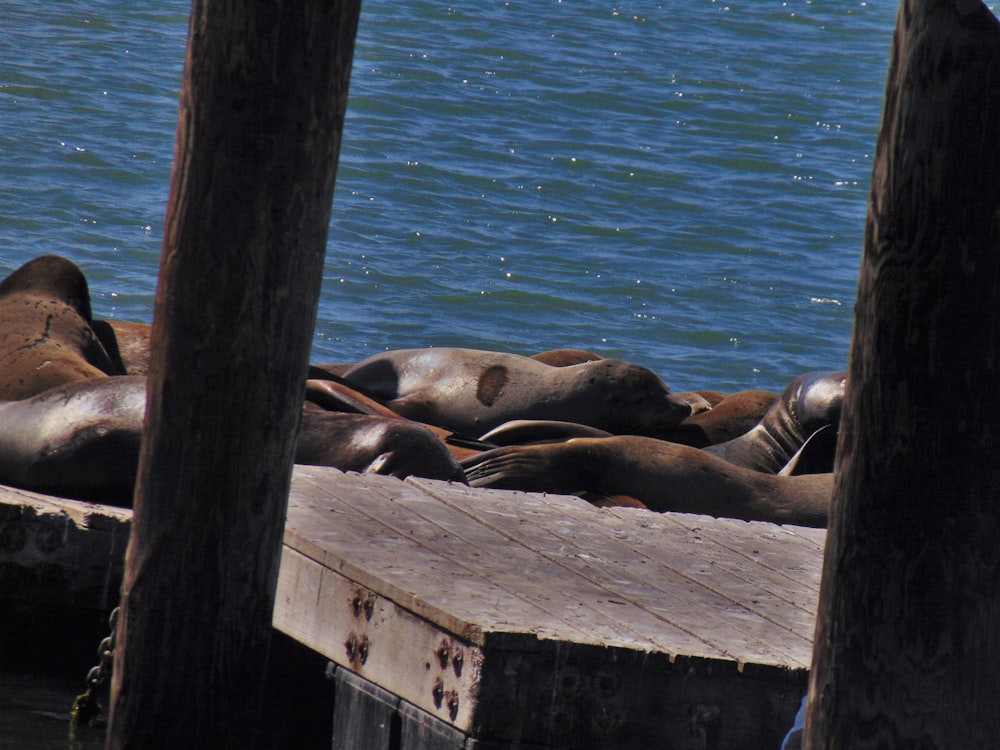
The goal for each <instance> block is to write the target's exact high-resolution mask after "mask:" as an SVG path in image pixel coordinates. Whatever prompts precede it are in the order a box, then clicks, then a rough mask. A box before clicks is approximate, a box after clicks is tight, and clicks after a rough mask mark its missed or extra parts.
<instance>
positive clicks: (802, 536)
mask: <svg viewBox="0 0 1000 750" xmlns="http://www.w3.org/2000/svg"><path fill="white" fill-rule="evenodd" d="M128 522H129V511H127V510H120V509H114V508H109V507H107V506H94V505H88V504H85V503H78V502H74V501H66V500H59V499H54V498H49V497H44V496H41V495H36V494H34V493H30V492H24V491H21V490H14V489H10V488H0V592H3V594H2V595H3V596H15V597H32V596H43V595H44V596H49V597H56V598H59V599H61V600H65V601H71V602H73V603H76V604H79V605H84V604H89V605H90V606H94V607H100V608H105V609H107V608H110V607H111V606H114V603H115V599H116V597H117V591H118V586H119V585H120V581H121V567H122V563H123V560H122V555H123V552H124V549H125V540H126V538H127V532H128ZM824 539H825V532H824V531H822V530H816V529H803V528H799V527H791V526H776V525H772V524H766V523H747V522H743V521H733V520H727V519H715V518H710V517H705V516H695V515H686V514H658V513H653V512H650V511H644V510H636V509H621V508H618V509H597V508H594V507H592V506H590V505H589V504H587V503H585V502H584V501H582V500H580V499H578V498H575V497H564V496H555V495H540V494H531V493H522V492H506V491H493V490H474V489H470V488H467V487H464V486H460V485H453V484H447V483H443V482H436V481H430V480H418V479H410V480H407V481H405V482H401V481H399V480H396V479H393V478H388V477H380V476H371V475H357V474H343V473H341V472H339V471H337V470H335V469H326V468H319V467H306V466H299V467H296V470H295V475H294V478H293V487H292V493H291V497H290V501H289V510H288V519H287V523H286V530H285V548H284V553H283V558H282V564H281V571H280V578H279V583H278V592H277V600H276V605H275V612H274V625H275V628H277V629H278V630H279V631H281V632H283V633H286V634H287V635H289V636H291V637H292V638H294V639H295V640H296V641H298V642H299V643H301V644H304V645H305V646H307V647H308V648H309V649H312V650H313V651H315V652H318V653H319V654H321V655H323V656H324V657H326V658H327V659H329V660H330V661H331V662H332V663H333V664H334V665H336V666H335V667H334V666H331V670H330V671H331V673H332V676H333V678H334V680H335V683H336V696H337V698H336V702H335V706H334V727H333V735H334V736H333V740H334V747H344V748H364V749H365V750H367V749H369V748H380V749H384V750H395V749H396V748H401V749H409V748H416V747H421V748H423V747H428V748H455V749H456V750H457V749H458V748H481V749H482V750H493V749H494V748H507V747H528V748H530V747H537V748H543V747H544V748H549V747H582V748H591V747H594V748H647V747H666V748H741V749H743V748H757V747H760V748H774V749H776V748H778V747H779V745H780V743H781V738H782V736H783V734H784V732H785V731H786V730H787V729H788V728H789V727H790V726H791V724H792V721H793V718H794V715H795V712H796V710H797V708H798V705H799V701H800V699H801V697H802V695H803V694H804V693H805V690H806V680H807V673H808V668H809V665H810V660H811V652H812V636H813V626H814V619H815V611H816V605H817V599H818V592H819V579H820V569H821V562H822V550H823V544H824ZM43 592H46V593H44V594H43Z"/></svg>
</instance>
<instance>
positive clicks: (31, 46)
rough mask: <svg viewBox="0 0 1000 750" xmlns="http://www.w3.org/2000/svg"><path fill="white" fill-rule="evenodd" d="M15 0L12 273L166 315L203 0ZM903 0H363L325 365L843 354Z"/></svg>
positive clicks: (6, 133) (674, 370) (139, 312)
mask: <svg viewBox="0 0 1000 750" xmlns="http://www.w3.org/2000/svg"><path fill="white" fill-rule="evenodd" d="M155 5H156V9H155V10H150V9H149V8H147V7H146V6H145V5H144V4H139V5H137V4H134V3H127V2H124V1H117V2H116V1H110V0H91V1H90V2H87V3H82V2H55V3H36V2H33V1H27V0H9V1H8V2H7V3H5V8H4V15H3V19H2V21H0V24H2V26H0V273H2V274H3V275H6V273H8V272H9V271H11V270H13V269H14V268H16V267H17V266H19V265H20V264H21V263H23V262H24V261H26V260H28V259H30V258H31V257H34V256H36V255H39V254H41V253H47V252H56V253H60V254H63V255H66V256H67V257H70V258H72V259H73V260H75V261H76V262H77V263H78V264H79V265H80V266H81V267H82V268H83V269H84V271H85V272H86V273H87V275H88V278H89V279H90V283H91V292H92V295H93V297H94V300H93V304H94V310H95V315H97V316H98V317H115V318H121V319H127V320H142V321H149V320H150V317H151V314H152V304H153V296H154V293H155V284H156V274H157V271H158V265H159V252H160V243H161V240H162V227H163V218H164V210H165V206H166V196H167V190H168V184H169V178H170V166H171V160H172V154H173V140H174V126H175V121H176V111H177V95H178V92H179V89H180V81H181V75H182V66H183V56H184V47H185V41H186V16H187V12H188V9H189V5H188V4H187V3H186V2H175V1H170V2H159V3H157V4H155ZM895 11H896V5H895V3H893V2H849V1H846V0H836V1H832V0H831V1H826V0H811V1H805V2H804V1H802V0H792V1H789V2H780V1H778V0H753V1H752V2H745V3H739V2H734V3H731V4H725V3H723V2H714V1H713V0H672V1H671V2H661V3H653V2H634V3H622V4H619V5H611V4H608V3H604V2H599V1H597V0H587V1H581V2H571V1H570V0H566V1H565V2H560V1H558V0H544V1H543V0H538V1H534V0H533V1H532V2H527V1H524V2H494V1H490V0H473V1H472V2H466V3H458V2H455V3H452V4H451V5H448V4H446V3H436V2H407V3H390V2H387V1H386V0H366V2H365V3H364V6H363V10H362V16H361V26H360V31H359V37H358V43H357V50H356V55H355V64H354V71H353V77H352V82H351V96H350V102H349V107H348V117H347V122H346V126H345V135H344V145H343V151H342V154H341V161H340V169H339V173H338V178H337V190H336V195H335V198H334V206H333V219H332V222H331V226H330V238H329V246H328V251H327V261H326V271H325V278H324V284H323V296H322V299H321V303H320V311H319V322H318V324H317V329H316V332H315V339H314V351H313V360H314V361H327V362H330V361H354V360H357V359H360V358H362V357H365V356H368V355H369V354H371V353H373V352H376V351H379V350H382V349H386V348H404V347H422V346H443V345H448V346H474V347H480V348H493V349H503V350H508V351H515V352H520V353H531V352H535V351H540V350H544V349H549V348H556V347H579V348H585V349H591V350H593V351H597V352H599V353H602V354H605V355H608V356H616V357H619V358H623V359H628V360H631V361H635V362H640V363H643V364H645V365H647V366H649V367H652V368H653V369H654V370H656V371H657V372H659V373H660V374H661V376H662V377H663V378H664V380H666V381H667V382H668V383H669V384H671V385H672V386H673V387H675V388H676V389H679V390H687V389H694V388H712V389H720V390H735V389H739V388H750V387H760V388H772V389H780V388H782V387H783V386H784V385H785V384H786V383H787V382H788V380H790V379H791V378H792V377H794V376H795V375H796V374H798V373H800V372H803V371H806V370H810V369H834V368H842V367H844V366H845V365H846V360H847V350H848V345H849V340H850V333H851V326H852V319H853V303H854V294H855V287H856V280H857V270H858V261H859V256H860V251H861V242H862V233H863V228H864V216H865V210H866V202H867V193H868V185H869V180H870V172H871V158H872V153H873V150H874V144H875V138H876V132H877V127H878V122H879V116H880V112H881V101H882V94H883V88H884V80H885V71H886V65H887V61H888V52H889V45H890V41H891V35H892V29H893V26H894V21H895Z"/></svg>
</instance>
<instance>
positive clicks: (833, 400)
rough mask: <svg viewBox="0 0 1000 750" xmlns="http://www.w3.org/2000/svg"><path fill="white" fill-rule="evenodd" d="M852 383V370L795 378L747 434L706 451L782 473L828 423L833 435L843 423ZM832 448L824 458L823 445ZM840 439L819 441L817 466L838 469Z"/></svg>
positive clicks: (814, 456) (814, 462)
mask: <svg viewBox="0 0 1000 750" xmlns="http://www.w3.org/2000/svg"><path fill="white" fill-rule="evenodd" d="M846 384H847V373H846V372H808V373H805V374H804V375H800V376H799V377H797V378H795V379H794V380H793V381H792V382H791V383H790V384H789V385H788V387H787V388H785V390H784V391H783V392H782V393H781V395H780V396H779V397H778V399H777V401H775V402H774V403H773V404H772V405H771V407H770V408H769V409H768V410H767V412H766V413H765V414H764V416H763V417H762V418H761V421H760V423H759V424H758V425H756V426H755V427H754V428H753V429H751V430H749V431H748V432H747V433H746V434H744V435H741V436H740V437H737V438H735V439H733V440H729V441H726V442H723V443H719V444H717V445H712V446H708V447H706V448H705V450H706V451H708V452H709V453H712V454H714V455H716V456H719V457H720V458H723V459H725V460H726V461H729V462H730V463H733V464H736V465H737V466H742V467H744V468H747V469H754V470H756V471H766V472H768V473H770V474H777V473H779V472H781V471H782V470H783V469H784V468H785V467H786V466H787V465H788V464H789V462H791V461H792V460H793V459H794V458H795V457H796V454H797V453H798V451H799V450H801V449H802V448H803V446H804V445H805V444H806V441H808V440H809V438H810V437H811V436H812V435H813V434H814V433H815V432H816V431H817V430H820V429H822V428H824V427H832V428H833V434H835V433H836V430H837V428H838V426H839V424H840V411H841V406H842V405H843V401H844V388H845V387H846ZM821 445H822V446H823V447H825V448H826V449H827V453H826V461H825V463H824V462H821V461H820V456H819V455H818V454H819V453H820V446H821ZM835 445H836V441H835V440H833V441H830V440H825V441H822V443H821V441H819V440H817V441H816V444H815V445H814V446H813V454H812V456H811V457H810V458H811V461H810V463H811V465H812V466H814V467H816V468H820V469H822V470H823V471H826V472H829V471H833V460H834V452H835V451H834V448H835Z"/></svg>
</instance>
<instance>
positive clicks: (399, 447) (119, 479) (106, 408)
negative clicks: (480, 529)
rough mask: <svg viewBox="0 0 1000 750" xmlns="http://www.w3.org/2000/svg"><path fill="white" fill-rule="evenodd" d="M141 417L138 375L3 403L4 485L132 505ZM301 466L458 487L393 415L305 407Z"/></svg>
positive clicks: (421, 433) (448, 465)
mask: <svg viewBox="0 0 1000 750" xmlns="http://www.w3.org/2000/svg"><path fill="white" fill-rule="evenodd" d="M145 410H146V379H145V378H144V377H142V376H122V377H115V378H108V377H102V378H94V379H91V380H80V381H74V382H70V383H65V384H63V385H60V386H57V387H55V388H52V389H49V390H47V391H44V392H42V393H40V394H37V395H35V396H33V397H31V398H26V399H22V400H19V401H7V402H2V403H0V482H2V483H4V484H10V485H14V486H18V487H24V488H25V489H30V490H35V491H38V492H45V493H49V494H55V495H60V496H64V497H74V498H80V499H84V500H93V501H97V502H103V503H117V504H121V505H130V504H131V501H132V488H133V486H134V484H135V476H136V470H137V467H138V462H139V446H140V442H141V439H142V424H143V418H144V415H145ZM295 460H296V462H297V463H312V464H318V465H322V466H334V467H336V468H339V469H342V470H344V471H365V472H371V473H377V474H391V475H393V476H397V477H405V476H408V475H410V474H413V475H416V476H421V477H426V478H429V479H447V480H452V481H459V482H464V481H465V480H464V474H463V472H462V470H461V468H460V467H459V465H458V463H457V462H456V460H455V459H454V457H453V456H452V455H451V454H450V453H449V452H448V451H447V449H446V448H445V447H444V445H443V444H442V443H441V441H440V440H439V439H438V438H437V437H436V436H435V435H433V434H432V433H430V432H429V431H427V430H425V429H423V428H422V427H420V425H416V424H413V423H411V422H407V421H406V420H402V419H399V418H398V417H392V418H386V417H377V416H367V415H357V414H344V413H334V412H326V411H323V410H321V409H319V408H315V407H313V408H309V407H306V408H304V409H303V412H302V420H301V425H300V432H299V436H298V440H297V443H296V455H295Z"/></svg>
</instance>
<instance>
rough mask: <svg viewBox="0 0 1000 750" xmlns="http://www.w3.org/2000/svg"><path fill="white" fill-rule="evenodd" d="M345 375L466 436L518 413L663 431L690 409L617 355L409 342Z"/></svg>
mask: <svg viewBox="0 0 1000 750" xmlns="http://www.w3.org/2000/svg"><path fill="white" fill-rule="evenodd" d="M344 379H345V380H347V382H348V383H351V384H355V385H357V386H358V387H360V388H362V389H365V390H367V391H369V392H371V393H373V394H375V395H376V396H377V397H378V398H379V399H381V400H382V401H384V403H385V404H386V406H388V407H389V408H390V409H392V410H393V411H394V412H396V413H397V414H401V415H402V416H404V417H407V418H408V419H413V420H416V421H418V422H424V423H427V424H434V425H438V426H439V427H444V428H445V429H448V430H451V431H452V432H456V433H460V434H465V435H479V434H481V433H483V432H485V431H486V430H490V429H492V428H494V427H497V426H499V425H501V424H503V423H504V422H510V421H512V420H515V419H544V420H556V421H565V422H579V423H580V424H586V425H589V426H591V427H597V428H598V429H602V430H606V431H607V432H611V433H614V434H622V433H639V434H648V435H657V434H660V433H661V432H664V431H666V430H669V429H671V428H673V427H675V426H676V425H677V424H678V423H679V422H680V421H681V420H682V419H683V418H684V417H686V416H687V415H688V414H690V412H691V407H690V405H689V404H687V403H684V402H683V401H679V400H678V399H676V398H675V397H674V396H673V395H672V394H671V392H670V389H669V388H668V387H667V386H666V385H665V384H664V383H663V381H662V380H660V378H659V377H657V376H656V374H654V373H653V372H652V371H650V370H648V369H646V368H645V367H642V366H640V365H635V364H630V363H626V362H621V361H619V360H614V359H601V360H597V361H594V362H583V363H581V364H576V365H568V366H566V367H552V366H550V365H546V364H544V363H542V362H538V361H536V360H533V359H531V358H530V357H522V356H519V355H516V354H506V353H502V352H488V351H480V350H478V349H453V348H440V349H404V350H398V351H390V352H385V353H383V354H378V355H375V356H373V357H369V358H368V359H366V360H364V361H362V362H360V363H358V364H357V365H355V366H353V367H351V368H350V369H349V370H347V372H346V373H344Z"/></svg>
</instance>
